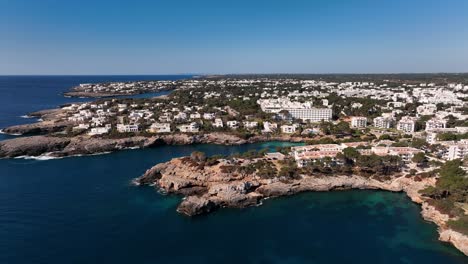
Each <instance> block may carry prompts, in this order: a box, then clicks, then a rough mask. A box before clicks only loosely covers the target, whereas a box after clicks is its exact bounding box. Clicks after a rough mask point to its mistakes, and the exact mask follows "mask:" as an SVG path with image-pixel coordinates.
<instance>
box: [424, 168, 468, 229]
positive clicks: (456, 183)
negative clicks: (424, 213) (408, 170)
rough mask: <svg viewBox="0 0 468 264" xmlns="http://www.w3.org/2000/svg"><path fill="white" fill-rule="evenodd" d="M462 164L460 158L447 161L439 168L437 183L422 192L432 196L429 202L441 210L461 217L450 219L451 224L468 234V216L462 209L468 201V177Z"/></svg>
mask: <svg viewBox="0 0 468 264" xmlns="http://www.w3.org/2000/svg"><path fill="white" fill-rule="evenodd" d="M461 165H462V162H461V161H460V160H452V161H447V162H446V163H445V164H444V165H442V166H441V168H440V170H439V175H440V178H439V179H438V180H437V183H436V185H435V186H434V187H432V186H431V187H428V188H426V189H424V190H422V191H421V193H422V194H423V195H424V196H426V197H430V198H432V200H429V203H430V204H432V205H433V206H435V207H436V208H437V209H438V210H440V211H441V212H443V213H445V214H449V215H450V216H452V217H459V219H458V220H454V221H450V222H449V225H450V226H451V227H453V228H454V229H455V230H457V231H460V232H462V233H464V234H468V217H467V216H466V215H465V214H464V210H463V209H462V206H463V205H466V204H467V203H468V178H467V173H466V172H465V171H464V170H463V169H462V168H461Z"/></svg>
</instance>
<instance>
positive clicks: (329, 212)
mask: <svg viewBox="0 0 468 264" xmlns="http://www.w3.org/2000/svg"><path fill="white" fill-rule="evenodd" d="M178 78H187V76H47V77H37V76H22V77H0V127H4V126H8V125H13V124H19V123H25V122H31V121H34V120H31V119H24V118H21V117H20V116H22V115H25V114H27V113H28V112H31V111H36V110H41V109H44V108H52V107H56V106H58V105H60V104H63V103H68V102H73V101H83V100H87V99H76V98H75V99H70V98H63V97H62V96H61V93H63V92H64V91H66V90H67V89H68V88H70V87H71V86H73V85H76V84H79V83H82V82H98V81H116V80H118V81H121V80H141V79H147V80H150V79H151V80H152V79H178ZM5 138H7V137H6V136H3V139H5ZM284 144H286V143H281V142H269V143H259V144H251V145H243V146H216V145H195V146H162V147H157V148H153V149H144V150H127V151H121V152H116V153H112V154H106V155H97V156H86V157H72V158H64V159H54V160H33V159H3V160H0V263H6V264H19V263H28V264H29V263H145V264H146V263H262V264H263V263H372V264H374V263H392V264H394V263H425V264H428V263H443V264H451V263H468V262H467V261H468V259H467V258H466V257H465V256H464V255H462V254H461V253H460V252H458V251H457V250H456V249H455V248H454V247H452V246H451V245H449V244H445V243H441V242H439V241H438V240H437V238H438V234H437V231H436V226H435V225H434V224H431V223H429V222H426V221H424V220H423V219H422V217H421V215H420V208H419V207H418V205H416V204H413V203H412V202H411V201H410V200H409V199H408V198H407V197H406V195H404V194H403V193H389V192H381V191H357V190H354V191H337V192H323V193H303V194H300V195H295V196H291V197H284V198H278V199H269V200H266V201H264V203H263V205H262V206H258V207H251V208H246V209H222V210H219V211H217V212H215V213H213V214H210V215H206V216H201V217H195V218H188V217H185V216H182V215H180V214H178V213H177V212H176V211H175V209H176V207H177V204H178V203H179V202H180V200H181V197H179V196H166V195H162V194H160V193H158V192H157V191H156V190H155V189H154V188H153V187H136V186H132V185H131V180H132V179H133V178H135V177H138V176H140V175H141V174H143V173H144V171H145V170H146V169H148V168H150V167H151V166H153V165H154V164H156V163H158V162H164V161H167V160H169V159H171V158H173V157H180V156H183V155H188V154H190V153H191V152H192V151H194V150H198V151H204V152H206V153H207V154H230V153H235V152H243V151H246V150H249V149H262V148H270V149H274V148H275V147H276V146H281V145H284Z"/></svg>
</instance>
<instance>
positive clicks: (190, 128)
mask: <svg viewBox="0 0 468 264" xmlns="http://www.w3.org/2000/svg"><path fill="white" fill-rule="evenodd" d="M177 129H179V131H180V132H182V133H198V132H199V131H200V127H199V125H198V123H196V122H192V123H190V124H184V125H180V126H178V127H177Z"/></svg>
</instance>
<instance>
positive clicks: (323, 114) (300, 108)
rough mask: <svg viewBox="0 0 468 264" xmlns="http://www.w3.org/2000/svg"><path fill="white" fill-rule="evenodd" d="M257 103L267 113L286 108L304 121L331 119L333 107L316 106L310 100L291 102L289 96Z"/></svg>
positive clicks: (292, 114) (277, 111)
mask: <svg viewBox="0 0 468 264" xmlns="http://www.w3.org/2000/svg"><path fill="white" fill-rule="evenodd" d="M257 103H258V104H259V105H260V107H261V108H262V111H263V112H266V113H275V114H276V113H279V112H281V111H283V110H286V111H288V112H289V114H291V116H292V117H293V118H295V119H302V120H303V121H310V122H321V121H331V119H332V109H330V108H315V107H312V104H311V103H310V102H306V103H300V102H291V101H290V100H289V99H288V98H279V99H260V100H258V101H257Z"/></svg>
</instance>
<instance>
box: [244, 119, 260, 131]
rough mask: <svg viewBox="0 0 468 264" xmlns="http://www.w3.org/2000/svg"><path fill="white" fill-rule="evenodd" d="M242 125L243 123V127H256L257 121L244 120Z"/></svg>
mask: <svg viewBox="0 0 468 264" xmlns="http://www.w3.org/2000/svg"><path fill="white" fill-rule="evenodd" d="M243 125H244V127H245V128H249V129H252V128H256V127H257V126H258V122H256V121H244V122H243Z"/></svg>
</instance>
